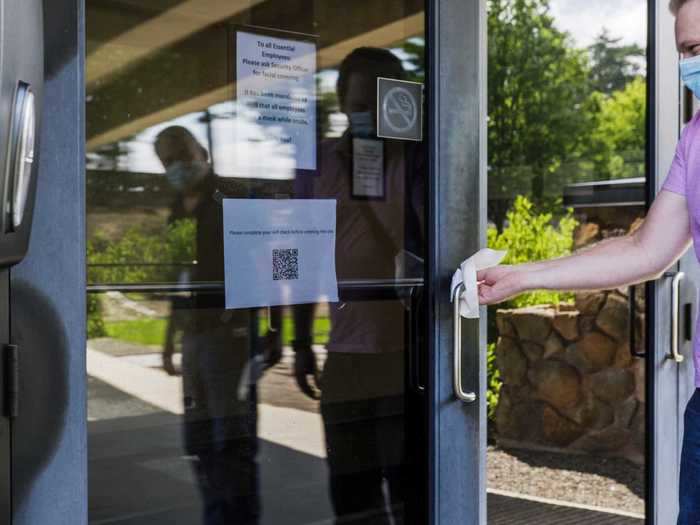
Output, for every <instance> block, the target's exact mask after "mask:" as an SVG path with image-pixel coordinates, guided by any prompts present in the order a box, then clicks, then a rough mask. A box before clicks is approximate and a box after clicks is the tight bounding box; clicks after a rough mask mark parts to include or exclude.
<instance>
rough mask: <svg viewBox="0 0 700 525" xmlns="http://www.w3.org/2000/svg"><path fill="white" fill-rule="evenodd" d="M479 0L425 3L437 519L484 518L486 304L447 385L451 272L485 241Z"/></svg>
mask: <svg viewBox="0 0 700 525" xmlns="http://www.w3.org/2000/svg"><path fill="white" fill-rule="evenodd" d="M486 27H487V26H486V1H485V0H433V1H432V2H430V3H429V12H428V32H427V33H428V37H429V45H428V50H429V53H430V54H429V56H428V65H429V72H430V74H429V77H428V78H429V87H428V106H429V111H428V113H429V117H430V122H429V125H430V133H429V135H428V136H429V140H430V151H431V153H432V154H431V171H430V185H431V186H430V204H431V206H430V212H429V221H428V224H429V225H430V231H429V238H430V240H431V242H430V253H429V265H428V266H429V270H428V272H429V273H428V280H429V293H430V298H431V299H430V300H431V306H432V308H430V310H431V312H432V316H433V318H432V323H431V328H432V331H431V336H430V338H429V340H430V355H431V356H432V358H431V360H430V361H431V369H430V380H431V381H430V383H431V384H432V385H433V388H431V389H430V396H431V397H430V407H431V416H430V418H429V419H430V429H429V430H430V448H431V451H430V452H431V458H430V465H431V475H432V478H431V484H430V487H431V489H430V499H431V507H430V511H431V518H432V523H434V524H438V525H454V524H456V523H460V524H469V525H472V524H473V525H476V524H484V523H486V465H485V462H486V362H485V356H486V319H485V314H486V309H485V308H483V309H482V316H481V319H480V320H469V321H467V320H464V321H463V325H462V326H463V328H462V341H461V342H462V358H463V359H462V363H463V370H462V377H463V382H464V387H465V388H466V389H468V390H471V391H474V392H475V393H477V401H476V402H475V403H473V404H465V403H463V402H462V401H459V400H457V398H456V397H455V394H454V385H453V371H454V369H453V356H454V353H453V340H452V337H453V317H452V305H451V303H450V279H451V276H452V273H453V272H454V271H455V269H456V268H457V267H458V266H459V264H460V263H461V262H462V261H463V260H464V259H466V258H467V257H468V256H469V255H471V254H472V253H474V252H475V251H477V250H478V249H479V248H481V247H484V246H485V245H486V220H487V218H486V189H487V186H486V139H487V135H486V116H487V99H486V61H487V55H486V42H487V40H486Z"/></svg>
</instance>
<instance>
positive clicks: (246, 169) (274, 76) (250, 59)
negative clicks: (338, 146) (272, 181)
mask: <svg viewBox="0 0 700 525" xmlns="http://www.w3.org/2000/svg"><path fill="white" fill-rule="evenodd" d="M235 60H236V64H235V70H236V100H237V118H236V126H235V143H236V155H235V158H234V159H233V161H234V163H235V164H236V166H237V168H236V170H235V171H236V174H237V175H238V176H244V177H252V178H292V177H293V175H294V170H315V169H316V159H317V154H316V148H317V144H316V81H315V74H316V45H315V44H314V43H313V42H311V41H304V40H297V39H288V38H279V37H273V36H268V35H264V34H257V33H250V32H246V31H239V32H237V33H236V57H235Z"/></svg>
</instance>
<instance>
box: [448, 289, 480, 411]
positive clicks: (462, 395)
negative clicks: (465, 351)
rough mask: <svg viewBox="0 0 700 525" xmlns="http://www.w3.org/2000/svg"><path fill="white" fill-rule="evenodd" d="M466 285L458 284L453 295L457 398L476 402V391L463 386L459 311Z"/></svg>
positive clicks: (460, 318) (460, 317)
mask: <svg viewBox="0 0 700 525" xmlns="http://www.w3.org/2000/svg"><path fill="white" fill-rule="evenodd" d="M464 290H465V287H464V285H463V284H461V285H460V286H458V287H457V288H456V289H455V291H454V295H453V296H452V306H453V310H452V323H453V332H452V334H453V343H454V344H453V346H454V352H455V355H454V387H455V395H456V396H457V399H459V400H461V401H464V402H465V403H474V402H475V401H476V394H475V393H474V392H465V391H464V388H463V387H462V316H461V315H460V313H459V300H460V297H461V296H462V293H464Z"/></svg>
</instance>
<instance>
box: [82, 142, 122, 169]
mask: <svg viewBox="0 0 700 525" xmlns="http://www.w3.org/2000/svg"><path fill="white" fill-rule="evenodd" d="M129 140H130V139H126V141H119V142H113V143H112V144H107V145H105V146H100V147H99V148H97V149H96V150H95V151H91V152H89V153H88V154H87V163H88V169H93V170H100V171H118V169H119V167H120V166H123V165H124V163H125V161H126V158H127V157H128V156H129V146H128V142H129Z"/></svg>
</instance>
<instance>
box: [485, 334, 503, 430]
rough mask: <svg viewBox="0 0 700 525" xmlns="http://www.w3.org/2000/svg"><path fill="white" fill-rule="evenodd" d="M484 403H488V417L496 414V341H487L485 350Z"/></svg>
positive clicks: (498, 382)
mask: <svg viewBox="0 0 700 525" xmlns="http://www.w3.org/2000/svg"><path fill="white" fill-rule="evenodd" d="M486 374H487V375H486V377H487V381H486V388H487V389H486V403H487V405H488V415H489V419H493V418H494V417H495V416H496V407H497V406H498V395H499V394H500V392H501V384H502V382H501V372H500V371H499V370H498V366H496V343H489V344H488V345H487V351H486Z"/></svg>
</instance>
